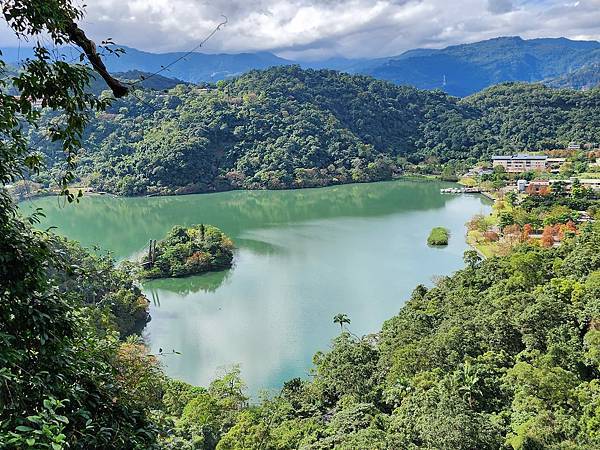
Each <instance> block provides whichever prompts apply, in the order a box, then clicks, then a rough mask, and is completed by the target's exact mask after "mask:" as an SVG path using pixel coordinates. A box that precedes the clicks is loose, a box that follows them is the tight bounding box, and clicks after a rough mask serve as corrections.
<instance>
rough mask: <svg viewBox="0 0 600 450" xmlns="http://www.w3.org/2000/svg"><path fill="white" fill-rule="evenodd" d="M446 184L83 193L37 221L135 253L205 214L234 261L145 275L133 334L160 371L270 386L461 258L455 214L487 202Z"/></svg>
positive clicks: (385, 315) (301, 371)
mask: <svg viewBox="0 0 600 450" xmlns="http://www.w3.org/2000/svg"><path fill="white" fill-rule="evenodd" d="M448 186H451V185H450V184H447V183H438V182H432V181H393V182H384V183H373V184H356V185H346V186H335V187H329V188H322V189H305V190H295V191H236V192H226V193H218V194H203V195H188V196H179V197H153V198H113V197H109V196H88V197H84V198H83V200H82V201H81V202H80V203H79V204H75V205H66V206H64V205H63V204H62V203H61V202H59V201H58V200H57V198H55V197H47V198H42V199H37V200H33V201H29V202H27V203H25V204H24V206H22V210H23V211H25V212H26V211H27V208H28V207H31V206H33V207H42V208H43V209H44V212H45V214H46V219H44V220H43V222H42V224H41V226H43V227H49V226H56V227H57V229H56V230H55V231H56V232H57V233H59V234H63V235H65V236H67V237H69V238H71V239H75V240H77V241H79V242H81V243H82V244H83V245H84V246H88V247H89V246H92V245H98V246H100V247H102V248H104V249H107V250H110V251H111V252H112V253H113V254H114V256H115V258H117V259H124V258H130V257H134V256H136V255H138V254H140V252H141V251H143V249H144V247H145V246H146V245H147V244H148V241H149V239H160V238H162V237H163V236H164V235H165V234H166V233H167V231H168V230H169V229H170V228H171V227H172V226H173V225H176V224H178V225H192V224H199V223H206V224H213V225H216V226H218V227H220V228H221V229H222V230H223V231H224V232H226V233H227V234H229V235H230V236H231V237H232V239H233V240H234V242H235V245H236V251H235V258H234V267H233V268H232V269H231V270H228V271H225V272H221V273H211V274H207V275H202V276H194V277H189V278H182V279H169V280H156V281H152V282H148V283H145V284H144V286H143V289H144V292H145V293H146V295H147V296H148V298H149V299H150V300H151V302H152V305H151V314H152V321H151V322H150V323H149V324H148V326H147V327H146V330H145V331H144V336H145V337H146V338H147V341H148V343H149V345H150V347H151V348H152V351H154V352H157V351H158V349H159V348H162V349H163V350H164V351H165V352H168V351H171V350H172V349H173V350H176V351H178V352H180V353H181V355H165V356H163V357H162V358H163V359H162V360H163V364H164V366H165V370H166V371H167V373H168V374H169V375H171V376H173V377H176V378H181V379H183V380H185V381H188V382H190V383H193V384H198V385H207V384H208V383H209V382H210V381H211V380H212V379H213V378H214V377H215V376H216V375H218V374H220V373H222V371H223V368H224V367H228V366H231V365H232V364H239V365H240V366H241V369H242V375H243V377H244V379H245V381H246V382H247V384H248V386H249V392H250V393H251V394H252V395H256V393H257V392H259V391H260V390H263V389H266V390H275V389H278V388H280V387H281V385H282V384H283V382H284V381H286V380H289V379H290V378H293V377H307V376H309V374H310V367H311V361H312V356H313V355H314V353H315V352H316V351H318V350H326V349H327V348H328V346H329V343H330V341H331V339H332V338H333V337H335V336H336V335H337V334H338V333H339V331H340V328H339V325H336V324H333V322H332V319H333V316H334V315H336V314H338V313H344V314H347V315H348V316H349V318H350V319H351V321H352V322H351V324H350V325H349V329H350V331H352V332H353V333H355V334H357V335H363V334H368V333H373V332H376V331H378V330H380V328H381V325H382V324H383V322H384V321H385V320H386V319H389V318H390V317H392V316H393V315H394V314H396V313H397V312H398V310H399V309H400V308H401V307H402V305H403V303H404V302H405V300H406V299H407V298H409V296H410V293H411V292H412V290H413V288H414V287H415V286H416V285H417V284H419V283H422V284H427V285H431V284H432V279H433V278H434V277H435V276H438V275H449V274H451V273H452V272H453V271H455V270H457V269H459V268H461V267H462V266H463V261H462V254H463V252H464V251H465V250H466V249H467V245H466V243H465V239H464V235H465V222H466V221H467V220H469V218H470V217H471V216H473V215H474V214H479V213H484V214H487V213H488V212H489V210H490V203H489V201H487V200H486V199H483V198H482V197H479V196H469V195H444V194H440V192H439V190H440V188H442V187H448ZM435 226H444V227H446V228H448V229H449V230H450V233H451V238H450V244H449V245H448V246H447V247H444V248H431V247H428V246H427V243H426V240H427V236H428V234H429V232H430V231H431V228H433V227H435Z"/></svg>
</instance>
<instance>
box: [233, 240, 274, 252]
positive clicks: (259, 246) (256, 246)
mask: <svg viewBox="0 0 600 450" xmlns="http://www.w3.org/2000/svg"><path fill="white" fill-rule="evenodd" d="M235 244H236V246H237V247H243V248H245V249H247V250H250V251H251V252H253V253H256V254H258V255H266V256H273V255H282V254H284V253H285V249H284V248H283V247H281V246H279V245H276V244H270V243H269V242H265V241H259V240H258V239H242V238H237V239H236V240H235Z"/></svg>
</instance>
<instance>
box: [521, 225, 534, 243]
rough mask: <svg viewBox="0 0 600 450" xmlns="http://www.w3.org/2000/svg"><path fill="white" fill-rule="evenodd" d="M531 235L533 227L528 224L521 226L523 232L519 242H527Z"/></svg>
mask: <svg viewBox="0 0 600 450" xmlns="http://www.w3.org/2000/svg"><path fill="white" fill-rule="evenodd" d="M531 233H533V227H532V226H531V224H530V223H526V224H525V225H523V230H522V231H521V240H522V241H523V242H525V241H527V240H528V239H529V236H531Z"/></svg>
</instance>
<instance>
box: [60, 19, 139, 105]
mask: <svg viewBox="0 0 600 450" xmlns="http://www.w3.org/2000/svg"><path fill="white" fill-rule="evenodd" d="M65 31H66V32H67V35H68V36H69V39H70V40H71V42H73V43H74V44H76V45H78V46H79V47H80V48H81V49H82V50H83V51H84V53H85V55H86V56H87V58H88V60H89V61H90V63H91V64H92V67H93V68H94V70H95V71H96V72H98V73H99V74H100V76H101V77H102V78H103V79H104V81H105V82H106V84H107V85H108V87H109V88H110V89H111V90H112V92H113V94H114V96H115V97H116V98H121V97H124V96H126V95H127V94H128V93H129V88H128V87H127V86H125V85H123V83H121V82H120V81H119V80H117V79H116V78H113V77H112V76H111V74H110V73H108V70H107V69H106V66H105V65H104V63H103V62H102V58H101V57H100V55H99V54H98V52H97V51H96V44H94V42H93V41H92V40H90V39H89V38H88V37H87V36H86V35H85V32H84V31H83V30H82V29H81V28H79V27H78V26H77V24H76V23H75V22H70V23H68V24H67V26H66V28H65Z"/></svg>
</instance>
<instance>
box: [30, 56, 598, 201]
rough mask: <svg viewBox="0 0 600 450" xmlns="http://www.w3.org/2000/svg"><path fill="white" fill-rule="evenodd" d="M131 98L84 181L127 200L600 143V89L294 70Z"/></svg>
mask: <svg viewBox="0 0 600 450" xmlns="http://www.w3.org/2000/svg"><path fill="white" fill-rule="evenodd" d="M133 94H134V95H132V96H130V97H128V98H127V99H124V100H122V101H119V102H115V103H114V104H113V105H112V106H111V107H110V108H109V109H108V110H107V111H106V112H102V113H98V114H96V116H95V117H94V118H93V119H92V121H91V123H90V125H89V126H88V127H87V129H86V133H85V143H86V144H85V151H84V152H83V153H82V154H81V156H80V159H79V169H78V175H79V177H80V179H81V180H82V181H83V183H84V184H89V185H91V186H93V187H95V188H97V189H99V190H103V191H109V192H113V193H117V194H123V195H143V194H172V193H190V192H207V191H215V190H217V191H219V190H226V189H232V188H272V189H277V188H289V187H312V186H323V185H329V184H337V183H346V182H361V181H377V180H384V179H390V178H391V177H392V176H393V175H394V174H395V173H398V172H399V171H401V169H402V167H403V165H405V164H406V162H407V161H408V162H411V163H420V162H427V161H439V162H448V161H450V162H452V161H470V162H475V161H476V160H477V159H479V158H481V157H484V156H489V155H491V154H493V153H502V152H515V151H523V150H542V149H550V148H559V147H562V146H564V145H566V144H567V143H568V142H570V141H579V142H599V141H600V89H596V90H591V91H588V92H576V91H571V90H554V89H550V88H546V87H544V86H541V85H528V84H503V85H499V86H495V87H492V88H489V89H487V90H485V91H483V92H481V93H478V94H475V95H473V96H471V97H467V98H466V99H463V100H459V99H457V98H454V97H450V96H448V95H446V94H444V93H443V92H441V91H420V90H417V89H414V88H409V87H399V86H395V85H393V84H390V83H387V82H384V81H378V80H375V79H373V78H370V77H366V76H358V75H348V74H344V73H339V72H334V71H327V70H303V69H300V68H299V67H296V66H289V67H279V68H272V69H269V70H266V71H252V72H249V73H248V74H246V75H244V76H241V77H239V78H236V79H233V80H229V81H221V82H219V83H218V84H217V85H214V86H209V87H195V86H177V87H176V88H174V89H171V90H169V91H166V92H164V91H160V92H155V91H140V90H138V91H134V93H133ZM50 116H51V115H50V114H48V117H50ZM41 149H42V151H44V153H45V155H46V159H47V161H48V163H49V164H50V166H51V170H50V172H49V173H46V174H43V175H42V176H40V177H37V178H34V179H36V180H37V181H41V182H42V183H43V184H45V185H48V184H49V183H51V181H52V175H54V176H56V175H57V174H60V171H61V170H62V165H61V161H62V153H61V152H60V151H57V149H56V148H55V147H54V146H52V145H45V144H43V143H42V144H41Z"/></svg>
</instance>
